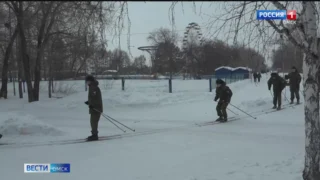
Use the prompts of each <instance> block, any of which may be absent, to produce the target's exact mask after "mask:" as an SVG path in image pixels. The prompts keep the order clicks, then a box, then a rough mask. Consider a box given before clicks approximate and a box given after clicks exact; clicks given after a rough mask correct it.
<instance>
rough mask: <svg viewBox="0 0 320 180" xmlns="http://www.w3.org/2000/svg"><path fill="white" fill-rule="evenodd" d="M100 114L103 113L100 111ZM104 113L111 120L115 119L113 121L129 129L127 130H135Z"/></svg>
mask: <svg viewBox="0 0 320 180" xmlns="http://www.w3.org/2000/svg"><path fill="white" fill-rule="evenodd" d="M102 114H104V113H102ZM104 115H105V116H107V117H108V118H110V119H111V120H113V121H115V122H117V123H119V124H121V125H122V126H124V127H126V128H127V129H129V130H131V131H133V132H135V131H136V130H135V129H132V128H130V127H128V126H126V125H124V124H122V123H121V122H119V121H117V120H115V119H114V118H112V117H110V116H108V115H107V114H104Z"/></svg>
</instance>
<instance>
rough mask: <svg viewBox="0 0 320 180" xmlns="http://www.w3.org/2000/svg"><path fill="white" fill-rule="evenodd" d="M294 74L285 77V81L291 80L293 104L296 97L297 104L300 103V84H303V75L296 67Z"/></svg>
mask: <svg viewBox="0 0 320 180" xmlns="http://www.w3.org/2000/svg"><path fill="white" fill-rule="evenodd" d="M291 70H292V72H291V73H289V74H288V75H286V76H285V79H289V85H290V94H291V98H290V100H291V103H290V104H293V100H294V97H296V99H297V104H299V103H300V95H299V91H300V83H301V75H300V73H299V72H298V70H297V68H296V67H294V66H293V67H292V69H291Z"/></svg>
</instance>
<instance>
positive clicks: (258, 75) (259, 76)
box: [257, 72, 261, 82]
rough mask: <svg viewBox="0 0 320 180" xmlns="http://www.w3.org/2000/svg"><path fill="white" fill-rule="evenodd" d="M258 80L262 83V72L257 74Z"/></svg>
mask: <svg viewBox="0 0 320 180" xmlns="http://www.w3.org/2000/svg"><path fill="white" fill-rule="evenodd" d="M257 78H258V82H260V79H261V73H260V72H258V73H257Z"/></svg>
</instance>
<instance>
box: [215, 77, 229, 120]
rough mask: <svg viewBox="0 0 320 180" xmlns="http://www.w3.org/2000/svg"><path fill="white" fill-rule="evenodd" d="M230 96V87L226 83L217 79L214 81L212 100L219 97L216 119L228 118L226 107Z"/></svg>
mask: <svg viewBox="0 0 320 180" xmlns="http://www.w3.org/2000/svg"><path fill="white" fill-rule="evenodd" d="M231 97H232V91H231V89H230V88H229V87H228V86H227V85H226V83H225V82H224V81H223V80H221V79H217V81H216V96H215V98H214V101H217V100H218V99H219V102H218V104H217V107H216V110H217V114H218V116H219V118H218V119H217V120H216V121H220V122H226V121H227V120H228V114H227V107H228V105H229V103H230V100H231Z"/></svg>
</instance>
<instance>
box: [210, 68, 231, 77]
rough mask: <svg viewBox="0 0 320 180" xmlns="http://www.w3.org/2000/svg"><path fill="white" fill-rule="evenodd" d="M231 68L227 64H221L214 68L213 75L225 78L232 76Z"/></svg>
mask: <svg viewBox="0 0 320 180" xmlns="http://www.w3.org/2000/svg"><path fill="white" fill-rule="evenodd" d="M232 71H233V68H232V67H229V66H221V67H219V68H217V69H215V72H214V75H215V77H216V79H225V78H231V77H232Z"/></svg>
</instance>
